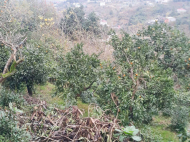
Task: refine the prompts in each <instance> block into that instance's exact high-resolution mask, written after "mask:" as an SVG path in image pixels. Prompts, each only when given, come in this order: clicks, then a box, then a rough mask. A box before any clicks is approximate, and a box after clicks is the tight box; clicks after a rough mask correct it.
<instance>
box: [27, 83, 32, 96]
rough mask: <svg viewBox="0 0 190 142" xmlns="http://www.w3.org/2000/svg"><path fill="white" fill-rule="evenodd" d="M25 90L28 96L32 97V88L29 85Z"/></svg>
mask: <svg viewBox="0 0 190 142" xmlns="http://www.w3.org/2000/svg"><path fill="white" fill-rule="evenodd" d="M27 90H28V94H29V95H30V96H32V95H33V93H32V87H31V86H30V85H27Z"/></svg>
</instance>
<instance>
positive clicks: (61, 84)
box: [55, 44, 100, 105]
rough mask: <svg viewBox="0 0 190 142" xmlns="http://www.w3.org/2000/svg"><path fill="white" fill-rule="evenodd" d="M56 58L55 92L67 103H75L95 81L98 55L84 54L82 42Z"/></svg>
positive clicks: (98, 61) (98, 62)
mask: <svg viewBox="0 0 190 142" xmlns="http://www.w3.org/2000/svg"><path fill="white" fill-rule="evenodd" d="M57 60H58V67H57V77H56V83H55V84H56V94H57V95H59V96H62V97H63V98H65V99H66V100H67V101H68V102H69V103H68V105H70V104H72V103H76V100H77V97H81V94H82V93H83V92H86V91H88V90H89V89H91V88H92V86H93V84H94V83H95V82H96V81H97V76H98V70H97V68H98V67H99V64H100V60H99V59H98V55H95V54H92V55H91V56H90V55H88V54H85V53H84V51H83V49H82V44H77V46H75V47H74V48H73V49H72V50H71V51H70V52H68V53H67V54H66V55H65V56H60V57H58V59H57ZM67 101H66V102H67Z"/></svg>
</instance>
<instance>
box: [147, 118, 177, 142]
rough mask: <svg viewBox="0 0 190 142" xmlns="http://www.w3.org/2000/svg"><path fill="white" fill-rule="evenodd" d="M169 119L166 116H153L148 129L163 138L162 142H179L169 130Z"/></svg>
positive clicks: (175, 135) (175, 134)
mask: <svg viewBox="0 0 190 142" xmlns="http://www.w3.org/2000/svg"><path fill="white" fill-rule="evenodd" d="M170 121H171V119H170V117H166V116H160V115H159V116H155V117H154V118H153V122H152V123H151V125H150V128H151V129H152V131H153V132H154V133H155V134H158V135H159V134H160V135H161V136H162V138H163V140H162V142H179V139H178V137H177V133H175V132H172V131H171V130H170V128H169V125H170V124H171V122H170Z"/></svg>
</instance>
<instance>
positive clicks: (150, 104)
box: [97, 32, 174, 124]
mask: <svg viewBox="0 0 190 142" xmlns="http://www.w3.org/2000/svg"><path fill="white" fill-rule="evenodd" d="M111 45H112V46H113V48H114V53H113V55H114V58H115V61H114V62H112V63H111V64H110V65H107V66H105V67H103V69H104V73H103V74H102V77H101V78H100V80H101V81H100V82H99V86H100V87H99V89H98V91H97V94H98V96H99V98H98V102H99V104H100V105H101V106H102V107H103V108H104V109H111V110H112V111H114V112H115V114H117V113H119V119H120V120H121V121H122V122H123V124H127V123H129V122H131V121H136V122H139V123H142V122H146V123H148V122H150V121H151V120H152V115H153V114H154V113H156V112H158V110H162V109H163V108H168V107H170V106H171V105H170V104H171V102H172V98H173V96H174V89H173V80H172V79H171V74H172V70H171V69H169V68H168V69H163V68H161V67H160V66H159V63H158V61H157V54H155V52H154V48H153V47H152V46H151V45H150V44H149V42H148V40H144V39H141V38H136V37H131V36H130V35H128V34H126V33H124V34H123V37H122V39H119V37H118V36H117V35H116V34H115V32H112V39H111ZM112 100H115V102H113V101H112Z"/></svg>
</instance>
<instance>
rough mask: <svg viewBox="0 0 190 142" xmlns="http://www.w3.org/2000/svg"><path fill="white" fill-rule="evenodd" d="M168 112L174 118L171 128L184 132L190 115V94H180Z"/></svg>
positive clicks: (176, 96)
mask: <svg viewBox="0 0 190 142" xmlns="http://www.w3.org/2000/svg"><path fill="white" fill-rule="evenodd" d="M167 112H168V113H169V115H170V116H171V118H172V120H171V123H172V124H171V126H172V128H173V129H175V130H176V129H178V130H183V129H184V128H186V126H187V124H188V121H189V114H190V92H178V93H177V94H176V95H175V100H174V102H173V103H172V108H171V110H168V111H167Z"/></svg>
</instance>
